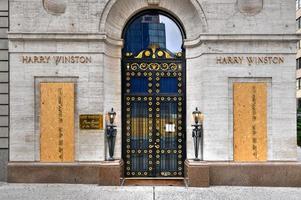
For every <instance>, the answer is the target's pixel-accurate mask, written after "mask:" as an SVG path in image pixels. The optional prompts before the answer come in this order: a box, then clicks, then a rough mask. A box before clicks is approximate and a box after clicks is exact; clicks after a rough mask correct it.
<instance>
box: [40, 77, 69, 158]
mask: <svg viewBox="0 0 301 200" xmlns="http://www.w3.org/2000/svg"><path fill="white" fill-rule="evenodd" d="M40 96H41V99H40V107H41V109H40V110H41V113H40V137H41V138H40V142H41V148H40V149H41V162H73V161H74V83H41V84H40Z"/></svg>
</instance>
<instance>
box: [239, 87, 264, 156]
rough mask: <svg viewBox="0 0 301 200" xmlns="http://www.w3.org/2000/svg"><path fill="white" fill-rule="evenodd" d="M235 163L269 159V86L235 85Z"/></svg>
mask: <svg viewBox="0 0 301 200" xmlns="http://www.w3.org/2000/svg"><path fill="white" fill-rule="evenodd" d="M233 93H234V94H233V101H234V102H233V103H234V105H233V109H234V160H235V161H241V162H255V161H266V160H267V83H234V85H233Z"/></svg>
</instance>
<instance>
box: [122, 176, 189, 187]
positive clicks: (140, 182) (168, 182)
mask: <svg viewBox="0 0 301 200" xmlns="http://www.w3.org/2000/svg"><path fill="white" fill-rule="evenodd" d="M122 186H177V187H185V186H186V183H185V179H184V178H124V179H123V181H122Z"/></svg>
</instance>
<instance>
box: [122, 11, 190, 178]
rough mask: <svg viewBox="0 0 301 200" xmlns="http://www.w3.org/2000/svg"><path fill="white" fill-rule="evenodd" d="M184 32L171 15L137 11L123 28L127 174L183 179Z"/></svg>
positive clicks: (184, 134)
mask: <svg viewBox="0 0 301 200" xmlns="http://www.w3.org/2000/svg"><path fill="white" fill-rule="evenodd" d="M184 37H185V34H184V31H183V29H182V28H181V26H180V25H179V23H178V22H177V21H176V20H175V19H174V18H173V17H172V16H170V15H168V14H166V13H164V12H161V11H157V10H149V11H144V12H142V13H139V14H137V15H136V16H135V17H133V18H132V20H130V21H129V22H128V24H127V26H126V27H125V29H124V32H123V39H124V48H123V51H122V119H123V121H122V122H123V123H122V129H123V131H122V132H123V136H122V142H123V143H122V144H123V145H122V154H123V160H124V162H125V176H126V177H182V176H183V169H184V160H185V159H186V128H185V119H186V118H185V110H186V105H185V103H186V90H185V83H186V80H185V69H186V64H185V49H184V48H183V38H184Z"/></svg>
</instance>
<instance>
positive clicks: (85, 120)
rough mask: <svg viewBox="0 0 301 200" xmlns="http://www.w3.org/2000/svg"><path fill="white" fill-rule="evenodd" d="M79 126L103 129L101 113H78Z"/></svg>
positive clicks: (88, 128)
mask: <svg viewBox="0 0 301 200" xmlns="http://www.w3.org/2000/svg"><path fill="white" fill-rule="evenodd" d="M79 126H80V129H86V130H93V129H103V115H80V116H79Z"/></svg>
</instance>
